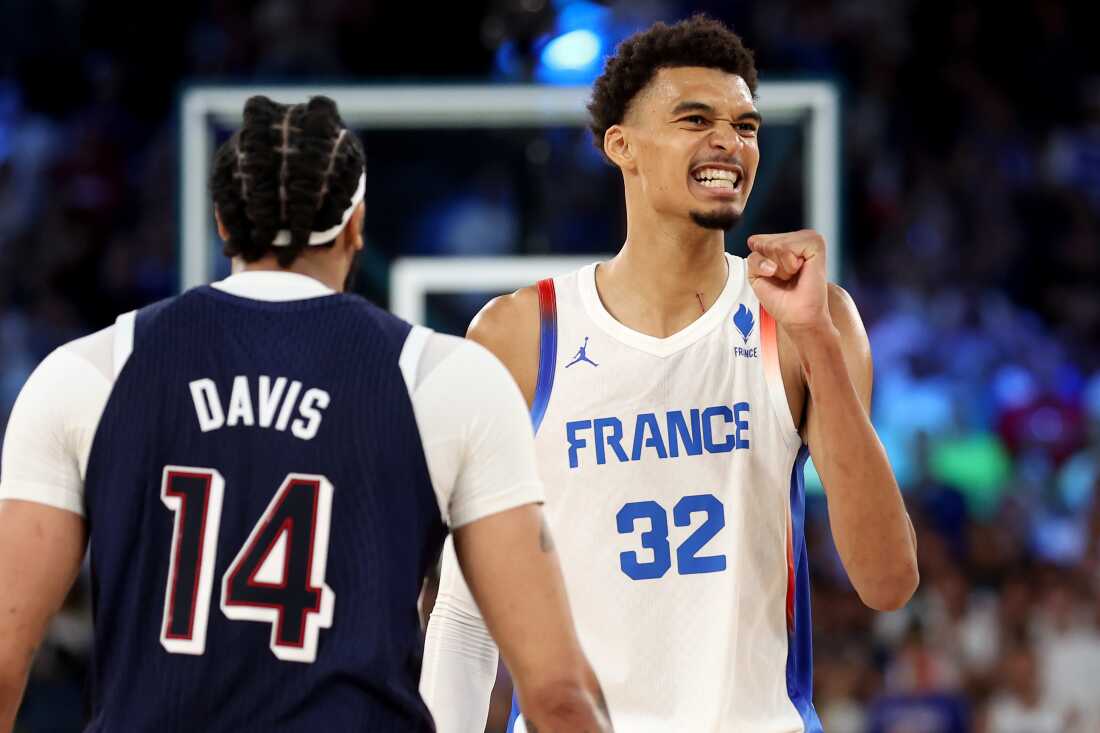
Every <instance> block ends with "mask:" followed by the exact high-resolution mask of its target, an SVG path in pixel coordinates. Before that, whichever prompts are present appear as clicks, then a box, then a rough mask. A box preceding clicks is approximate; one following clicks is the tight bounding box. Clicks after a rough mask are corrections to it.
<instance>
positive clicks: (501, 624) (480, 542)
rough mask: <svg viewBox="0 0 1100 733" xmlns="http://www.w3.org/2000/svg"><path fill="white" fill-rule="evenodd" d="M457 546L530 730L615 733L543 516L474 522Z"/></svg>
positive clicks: (458, 535) (518, 512)
mask: <svg viewBox="0 0 1100 733" xmlns="http://www.w3.org/2000/svg"><path fill="white" fill-rule="evenodd" d="M454 544H455V552H456V554H457V555H458V562H459V565H461V567H462V571H463V574H464V575H465V577H466V580H467V582H468V583H469V587H470V591H471V593H472V594H473V596H474V599H475V600H476V601H477V605H478V607H479V608H480V609H481V611H482V614H483V616H484V619H485V623H486V625H487V626H488V627H489V630H490V631H491V632H492V634H493V638H494V639H496V641H497V644H498V645H499V646H500V652H501V655H502V656H503V657H504V661H505V662H506V663H507V665H508V669H509V671H510V672H511V673H512V678H513V679H514V680H515V683H516V690H517V694H518V697H519V702H520V707H521V708H522V710H523V715H524V719H525V720H526V721H527V727H528V730H536V727H535V726H537V730H539V731H603V730H610V723H609V721H608V718H607V710H606V705H605V703H604V702H603V693H602V692H601V690H600V686H599V682H597V680H596V675H595V674H594V673H593V671H592V668H591V667H590V666H589V664H588V660H587V659H586V658H585V656H584V653H583V652H582V651H581V648H580V644H579V642H578V641H577V636H576V631H575V629H574V626H573V617H572V613H571V612H570V610H569V602H568V599H567V598H566V594H565V584H564V581H563V580H562V577H561V568H560V566H559V565H558V557H557V553H556V552H555V551H554V544H553V540H552V539H551V538H550V534H549V530H548V529H547V527H546V523H545V520H544V519H543V517H542V510H541V509H540V508H539V507H537V506H535V505H527V506H523V507H517V508H515V509H511V510H508V511H506V512H501V513H499V514H494V515H491V516H489V517H486V518H484V519H480V520H478V521H476V522H472V523H470V524H468V525H465V526H463V527H460V528H459V529H457V530H456V531H455V539H454Z"/></svg>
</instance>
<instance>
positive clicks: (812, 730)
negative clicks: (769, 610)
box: [787, 445, 823, 733]
mask: <svg viewBox="0 0 1100 733" xmlns="http://www.w3.org/2000/svg"><path fill="white" fill-rule="evenodd" d="M809 456H810V452H809V451H808V450H807V448H806V446H805V445H803V446H802V447H801V448H799V450H798V456H797V457H796V458H795V461H794V467H793V468H792V469H791V527H792V530H793V531H792V534H793V537H792V538H791V542H792V546H793V548H794V554H795V558H794V559H795V563H794V572H795V594H794V628H793V629H792V630H791V632H790V633H789V635H788V639H787V694H788V695H789V696H790V698H791V703H793V704H794V707H795V709H796V710H798V714H799V716H800V717H801V718H802V723H803V725H804V726H805V730H806V733H823V729H822V727H821V719H820V718H818V717H817V711H816V710H815V709H814V703H813V680H814V660H813V626H812V623H811V621H810V568H809V561H808V558H807V557H806V487H805V481H804V479H803V475H802V468H803V467H804V466H805V465H806V459H807V458H809Z"/></svg>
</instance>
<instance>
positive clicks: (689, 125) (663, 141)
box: [605, 66, 761, 229]
mask: <svg viewBox="0 0 1100 733" xmlns="http://www.w3.org/2000/svg"><path fill="white" fill-rule="evenodd" d="M760 121H761V120H760V113H759V112H758V111H757V109H756V105H755V104H753V99H752V92H751V91H749V87H748V85H747V84H746V83H745V81H744V80H743V79H742V78H741V77H740V76H737V75H736V74H730V73H728V72H725V71H722V70H720V69H710V68H704V67H696V66H687V67H677V68H662V69H659V70H658V71H657V73H656V74H655V75H654V77H653V79H652V80H651V81H650V83H649V84H648V85H647V86H646V87H645V89H643V90H642V92H641V93H639V94H638V96H637V97H636V98H635V99H634V100H633V102H632V103H631V105H630V108H629V109H628V111H627V114H626V116H625V118H624V120H623V122H622V124H620V125H616V126H615V127H613V128H611V129H610V130H608V135H607V137H605V149H606V150H608V154H609V156H610V157H611V158H612V160H614V161H615V162H616V163H617V164H618V165H619V167H620V168H622V169H623V172H624V175H626V176H627V177H628V178H630V177H631V176H633V177H635V178H636V180H635V181H634V184H636V185H635V187H636V188H637V189H639V190H640V191H641V194H642V196H643V197H644V198H645V200H646V202H647V204H648V205H649V206H650V207H652V208H653V209H654V210H655V211H657V212H658V213H661V214H664V215H668V216H674V217H685V218H691V219H692V220H693V221H694V222H695V223H696V224H698V225H699V226H702V227H705V228H708V229H729V228H731V227H732V226H733V225H734V224H735V223H736V222H737V220H738V219H739V218H740V217H741V214H742V212H743V211H744V209H745V203H746V202H747V200H748V197H749V192H750V191H751V190H752V183H753V180H754V178H755V177H756V167H757V164H758V163H759V161H760V149H759V147H758V146H757V133H758V132H759V128H760ZM616 128H618V129H616ZM629 185H630V184H629V183H628V186H629Z"/></svg>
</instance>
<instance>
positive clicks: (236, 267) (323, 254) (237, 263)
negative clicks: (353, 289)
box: [233, 247, 348, 293]
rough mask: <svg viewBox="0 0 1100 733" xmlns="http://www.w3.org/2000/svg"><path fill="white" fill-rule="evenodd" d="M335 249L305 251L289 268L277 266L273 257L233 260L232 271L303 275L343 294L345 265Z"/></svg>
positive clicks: (345, 278)
mask: <svg viewBox="0 0 1100 733" xmlns="http://www.w3.org/2000/svg"><path fill="white" fill-rule="evenodd" d="M335 255H336V251H335V248H329V247H318V248H312V249H306V250H305V251H304V252H302V253H301V254H300V255H298V257H297V259H295V260H294V262H292V263H290V266H289V267H283V266H281V265H280V264H279V261H278V259H277V258H276V257H275V255H273V254H272V255H265V256H264V257H261V258H260V259H258V260H256V261H255V262H244V261H243V260H241V259H234V260H233V271H234V272H240V271H246V272H247V271H250V270H256V271H269V272H293V273H296V274H298V275H305V276H306V277H311V278H313V279H314V280H318V281H319V282H321V284H323V285H325V286H327V287H329V288H331V289H332V290H335V291H336V292H338V293H339V292H343V290H344V283H345V282H346V281H347V275H348V273H347V265H345V264H344V263H343V262H341V261H340V259H339V258H338V257H336V256H335Z"/></svg>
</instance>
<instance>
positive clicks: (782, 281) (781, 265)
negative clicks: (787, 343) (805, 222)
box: [748, 229, 832, 333]
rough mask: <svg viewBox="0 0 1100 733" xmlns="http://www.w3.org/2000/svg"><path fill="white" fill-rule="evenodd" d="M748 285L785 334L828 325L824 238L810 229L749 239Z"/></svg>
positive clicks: (760, 235) (756, 236) (830, 322)
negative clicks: (784, 330) (783, 329)
mask: <svg viewBox="0 0 1100 733" xmlns="http://www.w3.org/2000/svg"><path fill="white" fill-rule="evenodd" d="M749 249H750V250H751V253H750V254H749V258H748V267H749V285H751V286H752V289H753V291H754V292H755V293H756V297H757V298H759V299H760V303H761V304H762V305H763V306H764V308H765V309H766V310H767V311H768V313H770V314H771V315H772V318H774V319H775V320H776V322H777V323H779V325H781V326H783V327H784V328H785V329H787V331H788V332H792V333H793V332H799V331H813V330H817V329H821V328H828V327H829V326H831V325H832V320H831V319H830V318H829V290H828V281H827V279H826V268H825V239H824V238H823V237H822V236H821V235H820V234H818V233H817V232H815V231H813V230H812V229H803V230H801V231H798V232H786V233H784V234H754V235H753V236H751V237H749Z"/></svg>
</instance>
